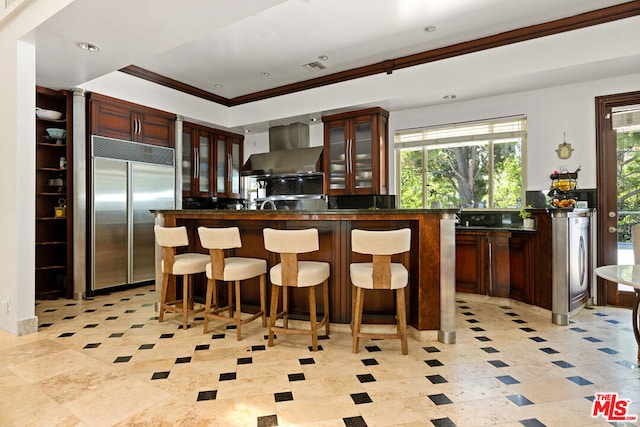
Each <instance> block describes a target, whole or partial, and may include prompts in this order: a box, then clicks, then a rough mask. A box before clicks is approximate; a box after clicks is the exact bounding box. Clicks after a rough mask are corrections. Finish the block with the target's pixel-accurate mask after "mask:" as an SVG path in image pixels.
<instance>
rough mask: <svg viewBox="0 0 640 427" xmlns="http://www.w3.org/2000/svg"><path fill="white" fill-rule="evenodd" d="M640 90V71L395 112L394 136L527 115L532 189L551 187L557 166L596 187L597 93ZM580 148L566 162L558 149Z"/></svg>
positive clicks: (391, 123)
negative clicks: (566, 146) (563, 146)
mask: <svg viewBox="0 0 640 427" xmlns="http://www.w3.org/2000/svg"><path fill="white" fill-rule="evenodd" d="M637 90H640V74H633V75H629V76H623V77H618V78H612V79H605V80H597V81H590V82H585V83H578V84H573V85H565V86H557V87H551V88H546V89H541V90H533V91H527V92H520V93H513V94H509V95H503V96H496V97H491V98H483V99H477V100H473V101H461V102H452V103H450V104H446V105H439V106H435V107H425V108H416V109H411V110H404V111H393V112H392V113H391V114H390V117H389V128H390V131H389V133H390V138H392V139H393V135H394V133H395V132H396V131H398V130H402V129H410V128H416V127H422V126H433V125H440V124H448V123H456V122H464V121H471V120H480V119H486V118H493V117H503V116H511V115H517V114H525V115H526V116H527V127H528V132H527V153H526V155H527V183H526V188H527V190H543V189H547V188H549V185H550V183H551V181H550V180H549V174H551V173H552V172H553V170H554V169H558V170H560V169H568V170H570V171H573V170H575V169H576V168H577V167H578V166H582V170H581V172H580V173H579V174H578V185H579V187H581V188H595V186H596V148H595V97H596V96H601V95H610V94H614V93H623V92H630V91H637ZM565 132H566V138H567V142H568V143H570V144H571V145H572V148H574V150H575V151H574V152H573V154H572V156H571V158H569V159H568V160H564V161H561V160H560V159H558V156H557V154H556V152H555V150H556V148H557V147H558V144H560V143H562V142H563V138H564V136H563V135H564V133H565ZM393 157H394V158H393V160H392V161H391V163H392V164H391V165H390V166H391V178H392V183H391V188H395V153H394V156H393Z"/></svg>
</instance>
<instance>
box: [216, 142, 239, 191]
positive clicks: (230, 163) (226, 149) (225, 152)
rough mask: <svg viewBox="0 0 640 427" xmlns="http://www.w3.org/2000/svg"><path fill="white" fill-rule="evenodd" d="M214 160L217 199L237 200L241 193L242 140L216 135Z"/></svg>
mask: <svg viewBox="0 0 640 427" xmlns="http://www.w3.org/2000/svg"><path fill="white" fill-rule="evenodd" d="M216 159H217V168H216V169H217V174H216V192H217V193H218V197H226V198H230V199H239V198H240V197H241V193H242V189H241V183H242V179H241V177H240V167H241V166H242V140H241V139H240V138H238V137H232V136H229V135H226V136H225V135H216Z"/></svg>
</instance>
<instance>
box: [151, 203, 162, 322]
mask: <svg viewBox="0 0 640 427" xmlns="http://www.w3.org/2000/svg"><path fill="white" fill-rule="evenodd" d="M155 218H156V221H155V224H156V225H161V226H164V215H163V214H162V213H159V212H156V213H155ZM153 244H154V246H155V248H156V249H155V255H156V292H155V294H156V302H155V304H154V307H155V310H156V311H160V298H162V265H161V262H162V248H161V247H160V245H158V241H157V240H156V239H155V233H154V238H153Z"/></svg>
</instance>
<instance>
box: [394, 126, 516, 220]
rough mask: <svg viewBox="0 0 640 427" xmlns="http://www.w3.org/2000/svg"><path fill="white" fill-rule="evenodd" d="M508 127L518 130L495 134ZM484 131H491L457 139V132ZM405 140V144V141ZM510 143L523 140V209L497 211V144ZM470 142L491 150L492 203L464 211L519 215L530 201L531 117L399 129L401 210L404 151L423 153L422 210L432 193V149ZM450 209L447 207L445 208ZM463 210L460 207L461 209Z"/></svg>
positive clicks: (397, 151) (398, 200) (396, 147)
mask: <svg viewBox="0 0 640 427" xmlns="http://www.w3.org/2000/svg"><path fill="white" fill-rule="evenodd" d="M508 123H516V124H517V126H515V128H513V129H511V130H506V131H502V132H493V130H494V129H495V128H496V127H497V126H500V125H505V124H508ZM478 126H480V127H482V126H487V127H488V128H489V129H491V131H489V132H484V133H470V134H466V135H455V133H456V129H457V130H458V132H460V131H461V130H464V129H466V130H471V129H472V128H473V127H478ZM447 131H449V132H452V133H454V135H453V136H441V137H437V138H431V139H430V138H429V137H428V136H429V134H430V133H431V134H434V133H442V132H447ZM403 139H405V140H403ZM508 139H519V140H520V151H521V163H520V175H521V176H520V182H521V189H520V192H521V194H520V206H519V207H515V208H495V207H493V203H494V197H493V193H494V189H493V187H494V185H493V184H494V182H493V175H494V150H493V146H494V144H495V142H494V141H500V140H508ZM465 142H470V143H473V142H475V144H471V145H478V144H480V143H486V144H487V146H488V156H489V158H488V177H487V180H488V181H489V184H488V189H487V193H488V199H489V203H487V207H484V208H464V209H465V210H477V211H487V210H493V211H516V210H519V209H520V208H522V207H524V206H525V200H526V189H527V116H526V115H524V114H521V115H515V116H505V117H498V118H490V119H482V120H473V121H467V122H458V123H450V124H442V125H433V126H428V127H422V128H412V129H405V130H402V129H399V130H396V131H395V133H394V151H395V159H396V161H395V163H396V167H395V175H396V179H395V188H396V205H397V206H398V208H400V209H402V188H401V185H402V180H401V172H402V171H401V157H402V156H401V154H402V151H403V150H406V149H408V148H413V149H416V148H417V149H419V150H420V151H421V152H422V164H423V169H422V177H423V180H422V181H423V188H422V209H426V208H427V196H428V192H427V190H426V187H427V185H428V182H427V180H426V175H427V169H426V164H427V152H428V150H429V149H430V148H429V147H433V146H441V147H440V148H446V146H447V145H451V144H460V143H465ZM443 207H447V206H443ZM457 207H458V208H460V206H457Z"/></svg>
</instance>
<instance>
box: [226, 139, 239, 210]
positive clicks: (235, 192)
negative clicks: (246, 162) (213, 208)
mask: <svg viewBox="0 0 640 427" xmlns="http://www.w3.org/2000/svg"><path fill="white" fill-rule="evenodd" d="M229 144H230V145H231V153H230V154H229V156H230V162H229V163H230V167H231V170H230V171H229V179H230V181H231V186H230V189H229V197H232V198H239V197H240V195H241V193H242V178H241V176H240V167H241V166H242V145H241V143H240V141H238V140H230V141H229Z"/></svg>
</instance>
